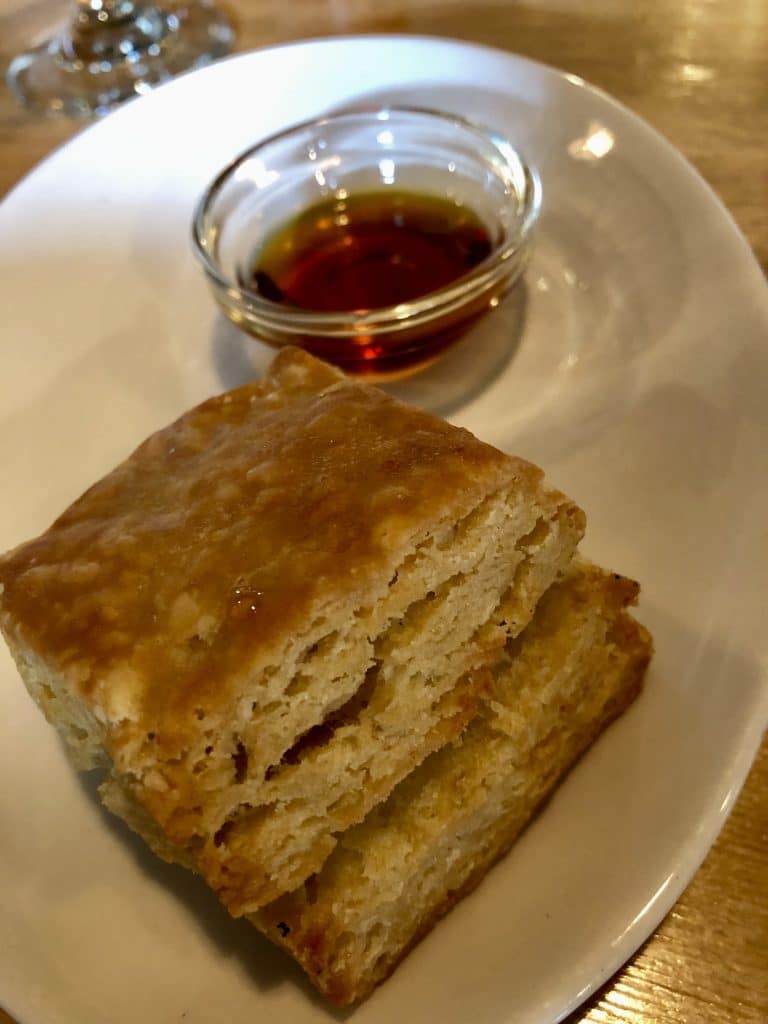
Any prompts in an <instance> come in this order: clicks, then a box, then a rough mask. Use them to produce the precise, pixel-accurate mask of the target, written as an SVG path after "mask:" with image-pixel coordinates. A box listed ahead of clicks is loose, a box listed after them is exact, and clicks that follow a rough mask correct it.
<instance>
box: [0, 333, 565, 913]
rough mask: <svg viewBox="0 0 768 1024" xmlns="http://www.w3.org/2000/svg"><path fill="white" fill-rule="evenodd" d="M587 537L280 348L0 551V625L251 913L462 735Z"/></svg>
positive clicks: (521, 478) (503, 478) (333, 375)
mask: <svg viewBox="0 0 768 1024" xmlns="http://www.w3.org/2000/svg"><path fill="white" fill-rule="evenodd" d="M583 528H584V522H583V515H582V513H581V511H580V510H579V509H578V508H577V507H575V506H574V505H573V503H572V502H570V501H569V500H568V499H566V498H565V497H564V496H563V495H561V494H559V493H558V492H556V491H553V490H551V489H549V488H547V487H546V486H545V485H544V483H543V481H542V474H541V471H540V470H538V469H537V468H536V467H534V466H532V465H530V464H529V463H526V462H523V461H521V460H519V459H515V458H511V457H509V456H507V455H504V454H502V453H501V452H499V451H497V450H496V449H494V448H492V447H490V446H489V445H486V444H483V443H481V442H480V441H478V440H477V439H475V438H474V437H473V436H472V435H471V434H469V433H468V432H467V431H465V430H460V429H458V428H455V427H453V426H450V425H448V424H447V423H445V422H443V421H441V420H438V419H436V418H434V417H432V416H430V415H428V414H426V413H423V412H420V411H417V410H415V409H411V408H408V407H406V406H404V405H402V404H401V403H399V402H397V401H394V400H393V399H391V398H389V397H387V396H386V395H384V394H383V393H382V392H380V391H378V390H376V389H374V388H371V387H367V386H364V385H361V384H358V383H355V382H352V381H349V380H347V379H346V378H344V377H343V376H342V375H341V374H340V373H338V372H337V371H335V370H333V369H331V368H330V367H328V366H326V365H324V364H323V363H320V362H318V361H317V360H315V359H312V358H311V357H309V356H307V355H305V354H304V353H302V352H299V351H297V350H285V351H283V352H282V353H280V354H279V355H278V356H277V358H276V359H275V361H274V363H273V365H272V367H271V369H270V370H269V372H268V373H267V375H266V377H265V378H264V379H263V380H262V381H261V382H260V383H257V384H254V385H248V386H246V387H243V388H240V389H238V390H236V391H232V392H230V393H228V394H225V395H221V396H219V397H217V398H213V399H211V400H210V401H207V402H205V403H203V404H202V405H200V406H198V407H197V408H195V409H193V410H191V411H190V412H188V413H187V414H186V415H184V416H182V417H181V419H179V420H178V421H177V422H175V423H174V424H172V425H171V426H169V427H167V428H166V429H164V430H161V431H160V432H158V433H157V434H155V435H153V436H152V437H150V438H149V439H148V440H147V441H146V442H145V443H144V444H143V445H141V447H140V448H138V449H137V451H136V452H134V453H133V455H131V456H130V458H128V459H127V460H126V461H125V462H123V463H122V464H121V465H119V466H118V467H117V468H116V469H115V470H114V471H113V472H112V473H110V474H109V475H108V476H106V477H105V478H104V479H103V480H101V481H100V482H99V483H97V484H95V485H94V486H93V487H92V488H91V489H90V490H89V491H87V492H86V493H85V494H84V495H83V496H82V497H81V498H80V499H79V500H78V501H76V502H75V503H74V504H73V505H72V506H71V507H70V508H69V509H68V510H67V511H66V512H65V513H64V514H63V515H62V516H61V517H60V518H59V519H58V520H57V521H56V522H55V523H54V524H53V526H52V527H51V528H50V529H49V530H48V531H47V532H46V533H44V534H43V535H42V536H41V537H39V538H37V539H36V540H33V541H30V542H29V543H26V544H23V545H22V546H21V547H19V548H17V549H16V550H15V551H13V552H11V553H10V554H8V555H6V556H5V557H4V558H3V559H2V560H0V586H2V595H1V596H0V625H1V626H2V629H3V632H4V633H5V636H6V638H7V640H8V643H9V646H10V648H11V651H12V653H13V655H14V657H15V659H16V662H17V664H18V666H19V669H20V672H21V674H22V676H23V678H24V681H25V683H26V684H27V687H28V688H29V690H30V692H31V694H32V695H33V697H34V698H35V700H37V702H38V703H39V704H40V705H41V707H42V708H43V710H44V712H45V714H46V716H47V717H48V719H49V720H50V721H51V722H52V723H53V724H54V725H55V726H56V727H57V728H58V729H59V731H60V732H61V734H62V736H63V737H64V739H65V741H66V743H67V746H68V748H69V750H70V751H71V753H72V756H73V757H74V759H75V761H76V762H77V764H78V765H79V766H81V767H85V768H89V767H93V766H95V765H99V764H104V765H105V766H106V768H107V770H108V776H109V778H108V780H107V782H106V783H105V786H104V798H105V802H106V803H107V804H108V805H109V806H110V807H111V808H112V809H113V810H115V811H116V813H118V814H121V815H122V816H123V817H125V818H126V820H128V821H129V823H131V824H132V825H133V827H135V828H137V829H139V830H140V831H141V832H142V833H143V834H145V835H146V836H147V838H148V839H150V840H151V842H152V844H153V845H154V846H155V848H156V849H157V850H158V851H161V852H162V853H163V855H165V856H168V857H171V858H173V859H177V860H181V861H183V862H185V863H188V864H189V865H190V866H192V867H194V868H195V869H196V870H198V871H200V872H201V873H202V874H203V875H204V877H205V878H206V879H207V881H208V882H209V884H210V885H211V886H212V887H213V888H214V889H215V891H216V892H217V893H218V895H219V896H220V898H221V899H222V901H223V902H224V903H225V905H226V906H227V907H228V908H229V910H230V911H231V912H232V913H234V914H241V913H245V912H252V911H254V910H256V909H257V908H258V907H260V906H262V905H264V904H265V903H267V902H269V901H271V900H274V899H275V898H276V897H277V896H279V895H280V894H282V893H284V892H286V891H289V890H291V889H294V888H295V887H296V886H298V885H299V884H300V883H302V882H303V881H304V880H305V879H306V878H307V877H308V876H309V875H310V874H312V873H313V872H317V871H318V870H320V868H321V867H322V865H323V863H324V861H325V860H326V859H327V857H328V856H329V855H330V854H331V852H332V851H333V849H334V847H335V846H336V843H337V837H338V834H339V833H341V832H343V831H344V830H346V829H348V828H349V827H350V826H352V825H354V824H355V823H357V822H359V821H361V820H362V819H363V817H364V816H365V815H366V814H367V813H368V812H369V811H370V810H371V808H373V807H374V806H375V805H376V804H377V803H379V802H380V801H382V800H383V799H385V798H386V797H387V795H388V794H389V793H390V792H391V790H392V789H393V788H394V786H395V785H396V784H397V783H398V782H400V780H401V779H403V778H404V777H405V776H406V775H407V774H408V773H409V772H411V771H412V770H413V769H414V768H415V767H416V766H417V765H418V764H419V763H420V762H421V761H423V760H424V758H425V757H427V756H428V755H429V754H431V753H432V752H433V751H435V750H437V749H439V748H440V747H442V746H443V745H444V744H445V743H446V742H448V741H450V740H452V739H454V738H455V737H457V736H458V735H459V734H460V732H461V731H462V729H463V728H464V727H465V725H466V723H467V721H468V720H469V719H470V718H471V716H472V715H473V714H474V712H475V710H476V706H477V700H478V696H479V694H480V691H481V689H482V686H483V680H484V679H486V678H487V675H486V673H485V672H484V670H483V666H487V665H488V664H489V663H491V662H492V661H494V660H495V659H496V658H497V657H498V655H499V652H500V651H501V649H502V648H503V645H504V643H505V642H506V640H507V638H508V637H509V636H515V635H517V634H518V633H520V631H521V630H522V629H523V628H524V627H525V625H526V624H527V623H528V621H529V620H530V618H531V615H532V613H533V610H534V608H535V605H536V602H537V601H538V599H539V597H540V595H541V594H542V593H543V592H544V591H545V590H546V589H547V587H548V586H549V584H550V583H551V582H552V581H553V580H554V579H555V578H556V577H557V575H558V574H559V573H560V572H561V571H562V570H563V569H564V568H565V567H566V566H567V565H568V564H569V562H570V560H571V556H572V553H573V550H574V548H575V545H576V544H577V542H578V540H579V538H580V537H581V534H582V532H583Z"/></svg>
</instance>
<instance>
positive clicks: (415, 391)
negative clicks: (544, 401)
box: [211, 280, 528, 417]
mask: <svg viewBox="0 0 768 1024" xmlns="http://www.w3.org/2000/svg"><path fill="white" fill-rule="evenodd" d="M527 305H528V290H527V287H526V284H525V281H524V280H521V281H519V282H518V283H517V284H516V285H515V286H514V288H513V289H512V290H511V291H510V292H509V294H508V295H507V296H505V298H504V299H502V301H501V302H500V303H499V305H498V307H497V308H496V309H493V310H489V312H488V313H487V314H485V315H483V316H482V317H481V318H480V319H479V320H477V321H476V322H475V323H474V324H472V326H471V327H469V328H468V330H467V332H466V333H465V334H464V335H463V336H462V337H460V338H459V339H458V341H456V342H454V344H453V345H452V346H451V347H450V348H449V349H448V350H447V351H446V352H444V353H443V354H442V355H441V356H440V357H439V358H438V359H437V360H436V362H434V363H433V364H432V365H431V366H428V367H426V369H424V370H422V371H420V372H419V373H415V374H414V375H413V376H412V377H406V378H404V379H402V380H396V381H392V382H391V383H386V382H384V383H383V384H381V387H382V388H383V389H384V390H385V391H387V392H388V393H389V394H390V395H393V396H394V397H395V398H399V399H401V400H402V401H404V402H409V403H410V404H411V405H416V406H419V407H420V408H422V409H428V410H429V411H430V412H433V413H435V414H436V415H438V416H443V417H446V416H450V415H452V414H454V413H456V412H457V411H458V410H459V409H461V407H462V406H464V405H467V404H468V403H469V402H471V401H473V400H474V399H475V398H477V397H478V396H479V395H481V394H482V393H483V391H485V389H486V388H488V387H489V386H490V385H491V384H492V383H493V381H494V380H496V379H497V378H498V377H499V376H500V375H501V374H502V373H503V372H504V370H505V369H506V367H507V366H508V365H509V363H510V362H511V361H512V359H513V358H514V355H515V352H516V351H517V349H518V347H519V345H520V340H521V338H522V336H523V332H524V330H525V320H526V309H527ZM211 350H212V357H213V364H214V367H215V370H216V375H217V376H218V379H219V380H220V381H221V384H222V387H223V388H224V389H225V390H229V389H230V388H236V387H239V386H240V385H241V384H246V383H248V382H249V381H252V380H255V379H257V378H258V377H260V376H261V375H262V374H263V373H264V371H265V370H266V368H267V366H268V365H269V363H270V361H271V360H272V358H273V356H274V354H275V350H274V349H272V348H270V347H269V346H268V345H266V344H264V343H263V342H260V341H257V340H256V339H255V338H253V337H252V336H251V335H250V334H247V333H246V332H245V331H241V330H240V329H239V328H237V327H236V326H235V325H234V324H233V323H232V322H231V321H230V320H228V319H227V318H226V317H225V316H224V315H223V314H219V315H217V317H216V319H215V321H214V325H213V331H212V336H211ZM361 379H364V378H361Z"/></svg>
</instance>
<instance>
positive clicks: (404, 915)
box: [252, 566, 651, 1006]
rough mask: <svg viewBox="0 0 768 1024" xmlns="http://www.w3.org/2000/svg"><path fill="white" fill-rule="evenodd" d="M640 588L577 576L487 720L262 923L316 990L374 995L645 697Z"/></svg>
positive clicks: (511, 671) (523, 650)
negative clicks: (637, 611)
mask: <svg viewBox="0 0 768 1024" xmlns="http://www.w3.org/2000/svg"><path fill="white" fill-rule="evenodd" d="M637 589H638V588H637V586H636V584H633V583H632V582H630V581H629V580H625V579H622V578H620V577H617V576H615V575H610V574H606V573H602V572H601V571H600V570H598V569H595V568H594V567H592V566H579V567H578V568H575V569H574V570H573V571H572V572H571V573H570V574H569V575H568V577H567V578H566V579H564V580H563V581H562V582H560V583H557V584H555V585H554V586H553V587H552V588H551V589H550V590H549V591H548V593H547V594H546V595H545V596H544V598H543V599H542V601H541V602H540V604H539V607H538V609H537V612H536V616H535V618H534V620H533V622H532V623H531V625H529V627H528V628H527V630H526V631H525V632H524V633H523V634H522V635H521V636H520V637H519V638H518V639H517V640H515V641H511V642H510V643H509V644H508V647H507V651H506V652H505V656H504V657H503V658H502V660H501V661H500V663H499V664H498V665H497V666H496V667H495V669H494V671H493V673H492V677H493V678H492V681H491V683H490V692H489V696H488V698H487V702H486V704H485V707H484V709H483V711H482V712H481V713H480V714H479V715H478V716H477V718H476V719H475V720H474V721H473V722H472V723H471V724H470V726H469V727H468V728H467V730H466V731H465V733H464V735H463V736H462V737H461V739H460V740H459V741H457V742H456V743H454V744H448V745H447V746H445V747H443V749H442V750H440V751H438V752H436V753H434V754H432V755H431V757H430V758H428V759H427V760H426V761H425V762H424V763H423V764H422V765H421V766H420V767H419V768H417V769H416V770H415V771H414V772H412V773H411V774H410V775H409V776H408V777H407V778H406V779H405V780H404V781H403V782H401V783H400V784H399V786H398V787H397V788H396V789H395V790H394V792H393V793H392V794H391V796H390V797H389V799H388V800H387V801H386V802H385V803H383V804H380V805H379V806H378V807H377V808H375V809H374V810H373V811H372V812H371V813H370V814H369V815H368V817H367V818H366V819H365V821H363V822H362V823H361V824H360V825H357V826H356V827H354V828H352V829H350V830H349V831H348V832H346V833H345V834H344V835H343V836H342V837H341V838H340V840H339V843H338V845H337V846H336V849H335V850H334V852H333V854H332V855H331V856H330V857H329V859H328V860H327V861H326V863H325V865H324V867H323V868H322V870H321V871H320V872H319V873H318V874H317V875H315V876H313V877H312V878H310V879H308V880H307V882H306V883H305V884H304V885H303V886H301V887H300V888H298V889H297V890H296V891H295V892H293V893H290V894H287V895H285V896H283V897H281V898H280V899H278V900H277V901H275V902H274V903H272V904H270V905H269V906H267V907H264V908H262V910H261V911H259V912H258V913H257V914H256V915H253V916H252V920H253V921H254V923H255V924H256V925H257V926H258V927H259V928H260V929H261V930H262V931H263V932H264V933H265V934H266V935H268V936H269V937H270V938H271V939H272V940H273V941H274V942H275V943H277V944H278V945H280V946H282V947H283V948H285V949H287V950H288V952H289V953H291V955H292V956H294V957H295V958H296V959H297V960H298V961H299V963H301V964H302V966H303V967H304V969H305V970H306V972H307V974H308V975H309V978H310V979H311V981H312V982H313V984H314V985H315V986H316V987H317V988H318V989H319V990H320V991H321V992H322V993H323V994H324V995H325V996H326V997H328V998H329V999H330V1000H331V1001H332V1002H334V1003H336V1004H338V1005H339V1006H345V1005H348V1004H350V1003H353V1002H356V1001H358V1000H360V999H363V998H364V997H365V996H367V995H368V994H369V993H370V992H371V990H372V989H373V988H374V987H375V986H376V985H377V984H379V983H380V982H381V981H383V980H384V979H385V978H386V977H387V976H388V975H389V974H390V973H391V971H392V970H393V969H394V967H395V966H396V964H397V963H398V961H399V960H400V959H401V958H402V957H403V956H404V955H405V954H406V953H407V952H408V951H409V949H411V948H412V946H413V945H414V944H415V943H416V942H417V941H418V940H419V939H420V938H421V937H422V936H423V935H425V934H426V933H427V932H428V931H429V930H430V928H431V927H432V926H433V925H434V924H435V922H436V921H437V920H438V919H439V918H440V916H441V915H443V914H444V913H445V912H446V911H447V910H449V909H450V908H451V906H453V904H455V903H456V902H457V900H458V899H460V898H461V897H462V896H463V895H464V894H466V893H468V892H469V891H470V890H471V889H473V888H474V887H475V886H476V885H477V884H478V882H479V881H480V880H481V879H482V878H483V876H484V875H485V873H486V872H487V870H488V869H489V868H490V867H491V865H492V864H493V863H494V862H495V861H496V860H497V859H498V858H499V857H500V856H501V855H502V854H503V853H504V852H505V851H506V850H507V849H508V848H509V846H510V845H511V844H512V843H513V841H514V839H515V838H516V836H517V835H518V833H519V832H520V830H521V829H522V828H523V827H524V826H525V824H526V823H527V822H528V821H529V819H530V818H531V816H532V815H533V814H534V813H535V811H536V809H537V808H538V807H539V806H540V805H541V803H542V801H543V800H544V799H545V798H546V797H547V796H548V795H549V794H550V793H551V791H552V790H553V788H554V787H555V786H556V785H557V783H558V781H559V780H560V779H561V778H562V776H563V775H564V773H565V772H566V771H567V770H568V768H569V767H570V766H571V764H572V763H573V762H574V761H575V760H576V759H577V758H578V757H579V756H580V755H581V753H582V752H583V751H584V750H585V749H586V748H587V747H588V746H589V745H590V743H592V741H593V740H594V739H595V738H596V737H597V736H598V735H599V733H600V732H601V731H602V730H603V729H604V728H605V727H606V726H607V725H608V724H609V722H610V721H611V720H612V719H613V718H615V717H616V715H618V714H619V713H620V712H621V711H622V710H623V709H624V708H625V707H626V706H627V705H628V704H629V703H630V702H631V701H632V699H633V698H634V697H635V695H636V694H637V693H638V691H639V689H640V686H641V684H642V680H643V675H644V672H645V668H646V665H647V663H648V660H649V658H650V654H651V641H650V637H649V635H648V633H647V631H646V630H645V629H644V628H643V627H642V626H640V625H638V623H637V622H635V621H634V619H632V618H631V617H630V616H629V615H628V614H627V613H626V611H624V607H625V605H627V604H628V603H632V602H634V600H635V597H636V594H637Z"/></svg>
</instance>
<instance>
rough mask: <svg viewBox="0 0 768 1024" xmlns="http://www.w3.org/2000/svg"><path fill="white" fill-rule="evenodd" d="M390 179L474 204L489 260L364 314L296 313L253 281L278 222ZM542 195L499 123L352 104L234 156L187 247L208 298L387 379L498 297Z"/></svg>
mask: <svg viewBox="0 0 768 1024" xmlns="http://www.w3.org/2000/svg"><path fill="white" fill-rule="evenodd" d="M390 187H394V188H397V189H403V190H406V191H409V192H415V193H417V194H423V195H427V196H429V195H432V196H436V197H439V198H442V199H449V200H451V201H452V202H454V203H456V204H466V205H467V206H468V207H469V208H470V209H472V210H473V211H474V213H475V214H476V215H477V216H478V217H479V218H480V219H481V221H482V222H483V223H484V224H485V226H486V228H487V231H488V236H489V239H490V240H491V251H490V254H489V255H488V257H487V258H486V259H484V260H483V261H482V262H481V263H479V264H478V265H477V266H475V268H474V269H473V270H471V271H470V272H469V273H467V274H465V275H464V276H463V277H461V278H459V279H457V280H456V281H454V282H453V283H451V284H449V285H447V286H446V287H444V288H442V289H440V290H439V291H434V292H431V293H429V294H426V295H423V296H422V297H420V298H417V299H414V300H413V301H409V302H403V303H400V304H399V305H396V306H389V307H386V308H379V309H368V310H364V311H358V312H338V313H334V312H313V311H308V310H305V309H299V308H296V307H294V306H290V305H285V304H282V303H277V302H274V301H272V300H271V297H270V295H268V294H266V293H265V292H264V291H259V290H258V289H257V286H256V285H255V283H254V281H253V279H252V277H251V270H252V268H253V267H254V266H255V265H256V263H257V261H258V255H259V252H260V247H261V246H263V245H264V243H265V240H267V239H268V238H269V237H270V235H271V234H272V232H273V231H274V230H275V229H276V228H278V227H280V226H281V225H283V224H285V223H286V222H287V221H290V220H291V218H293V217H295V216H296V215H297V214H300V213H301V212H302V211H303V210H306V209H308V208H310V207H312V206H313V205H314V204H315V203H317V202H318V201H323V200H328V199H329V198H331V197H335V198H336V199H337V200H339V201H340V202H346V201H347V200H348V199H349V198H350V197H351V196H353V195H354V194H355V193H358V194H364V193H370V192H375V191H377V190H380V189H386V188H390ZM540 203H541V185H540V183H539V178H538V175H537V173H536V171H535V170H534V169H533V168H532V167H530V166H529V165H528V164H527V163H526V162H525V160H524V159H523V158H522V156H521V155H520V154H519V153H518V152H517V150H516V149H515V148H514V147H513V145H512V144H511V143H510V142H509V141H508V140H506V139H505V138H503V137H501V136H500V135H498V134H497V133H495V132H492V131H487V130H485V129H484V128H481V127H479V126H477V125H474V124H471V123H469V122H467V121H465V120H462V119H461V118H459V117H456V116H454V115H449V114H444V113H441V112H438V111H430V110H420V109H412V108H399V109H396V108H390V109H383V110H364V111H351V112H348V113H342V114H339V115H335V116H333V117H327V118H322V119H321V120H318V121H311V122H307V123H305V124H301V125H297V126H296V127H294V128H291V129H289V130H288V131H286V132H282V133H280V134H279V135H275V136H272V137H271V138H269V139H266V140H265V141H263V142H260V143H259V144H258V145H257V146H254V147H253V148H252V149H249V150H248V151H246V152H245V153H242V154H241V155H240V156H239V157H237V158H236V159H235V160H234V161H233V162H232V163H231V164H230V165H229V166H228V167H226V168H224V170H223V171H222V172H221V173H220V174H219V175H218V177H217V178H216V179H215V180H214V181H213V182H212V183H211V184H210V186H209V187H208V189H207V190H206V191H205V193H204V195H203V197H202V198H201V200H200V203H199V205H198V208H197V211H196V214H195V218H194V223H193V232H192V233H193V243H194V248H195V253H196V255H197V258H198V260H199V261H200V263H201V264H202V267H203V269H204V271H205V274H206V276H207V278H208V282H209V284H210V286H211V289H212V292H213V295H214V298H215V299H216V301H217V302H218V304H219V306H220V307H221V309H222V310H223V312H224V313H225V314H226V315H227V316H228V317H229V319H230V320H232V321H233V322H234V323H235V324H237V325H238V326H239V327H240V328H242V329H243V330H245V331H247V332H248V333H250V334H252V335H254V336H256V337H257V338H259V339H260V340H262V341H265V342H266V343H267V344H269V345H272V346H274V347H280V346H282V345H289V344H291V345H298V346H300V347H302V348H305V349H307V351H309V352H312V353H313V354H314V355H317V356H320V357H321V358H323V359H326V360H328V361H329V362H332V363H335V364H336V365H338V366H341V367H343V368H344V369H345V370H346V371H347V372H351V373H359V374H365V375H368V376H373V377H375V378H377V379H391V378H393V377H398V376H403V375H407V374H410V373H413V372H414V371H415V370H417V369H421V368H423V367H425V366H427V365H429V364H430V363H431V362H433V361H435V359H437V358H438V356H440V355H441V354H442V353H443V351H445V349H447V348H448V347H449V346H450V345H452V344H453V343H454V341H456V340H457V338H458V337H459V336H460V335H461V334H462V333H463V331H464V330H465V328H466V327H467V326H468V324H469V323H471V322H472V321H473V320H474V319H475V318H477V317H478V316H480V315H483V314H485V313H488V312H489V311H492V310H493V309H494V308H495V307H496V306H497V305H498V303H499V301H500V299H501V297H502V296H503V295H504V294H505V293H506V292H507V291H508V290H509V289H510V288H511V287H512V285H513V284H514V283H515V281H516V280H517V279H518V278H519V277H520V275H521V274H522V272H523V270H524V268H525V266H526V263H527V259H528V254H529V247H530V241H531V235H532V231H533V227H534V224H535V223H536V220H537V217H538V214H539V207H540Z"/></svg>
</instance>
